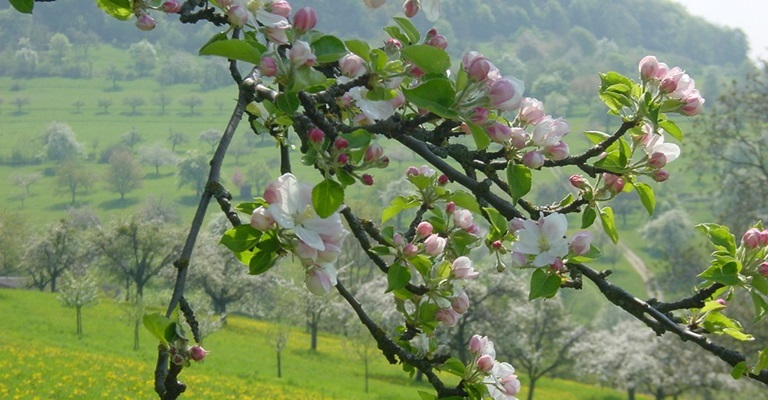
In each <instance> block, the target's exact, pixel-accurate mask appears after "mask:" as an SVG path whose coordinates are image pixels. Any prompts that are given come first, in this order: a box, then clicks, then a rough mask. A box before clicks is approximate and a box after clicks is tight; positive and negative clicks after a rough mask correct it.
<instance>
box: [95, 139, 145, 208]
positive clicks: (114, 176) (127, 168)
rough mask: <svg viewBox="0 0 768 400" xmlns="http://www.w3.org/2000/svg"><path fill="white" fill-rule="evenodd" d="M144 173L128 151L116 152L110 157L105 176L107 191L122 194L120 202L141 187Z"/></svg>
mask: <svg viewBox="0 0 768 400" xmlns="http://www.w3.org/2000/svg"><path fill="white" fill-rule="evenodd" d="M143 177H144V171H143V170H142V168H141V165H140V164H139V162H138V161H136V159H134V158H133V155H132V154H131V153H130V152H127V151H116V152H114V153H113V154H112V156H111V157H109V169H107V174H106V175H105V176H104V182H105V183H106V184H107V189H109V190H110V191H112V192H115V193H119V194H120V200H125V195H126V194H127V193H128V192H131V191H133V190H135V189H138V188H140V187H141V183H142V182H141V181H142V178H143Z"/></svg>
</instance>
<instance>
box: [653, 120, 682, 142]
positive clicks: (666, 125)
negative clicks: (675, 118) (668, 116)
mask: <svg viewBox="0 0 768 400" xmlns="http://www.w3.org/2000/svg"><path fill="white" fill-rule="evenodd" d="M659 127H660V128H661V129H664V130H665V131H667V133H669V134H670V135H671V136H672V137H673V138H675V139H677V140H678V141H679V142H682V141H683V131H682V130H681V129H680V127H679V126H677V124H676V123H674V122H672V121H670V120H666V121H661V122H659Z"/></svg>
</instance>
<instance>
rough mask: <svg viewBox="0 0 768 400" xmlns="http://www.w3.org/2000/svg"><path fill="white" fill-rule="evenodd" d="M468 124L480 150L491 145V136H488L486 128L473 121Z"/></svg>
mask: <svg viewBox="0 0 768 400" xmlns="http://www.w3.org/2000/svg"><path fill="white" fill-rule="evenodd" d="M467 126H469V131H470V132H471V133H472V139H474V141H475V146H476V147H477V149H478V150H484V149H486V148H488V146H490V145H491V138H490V137H488V133H487V132H486V131H485V129H483V128H482V127H480V126H479V125H475V124H473V123H471V122H467Z"/></svg>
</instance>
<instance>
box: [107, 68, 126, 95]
mask: <svg viewBox="0 0 768 400" xmlns="http://www.w3.org/2000/svg"><path fill="white" fill-rule="evenodd" d="M106 75H107V79H109V80H111V81H112V88H111V89H112V91H118V90H120V86H118V85H117V81H119V80H122V79H124V78H125V73H124V72H123V70H121V69H120V68H118V67H117V66H115V65H114V64H110V66H109V67H108V68H107V70H106Z"/></svg>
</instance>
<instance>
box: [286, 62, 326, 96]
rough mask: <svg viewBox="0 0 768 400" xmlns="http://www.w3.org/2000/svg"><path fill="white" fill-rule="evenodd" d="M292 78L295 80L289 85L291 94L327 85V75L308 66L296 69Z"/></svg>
mask: <svg viewBox="0 0 768 400" xmlns="http://www.w3.org/2000/svg"><path fill="white" fill-rule="evenodd" d="M292 77H293V80H292V81H291V84H290V85H288V91H289V92H300V91H302V90H306V89H308V88H311V87H313V86H323V85H325V83H326V79H325V75H323V73H322V72H320V71H318V70H316V69H314V68H312V67H310V66H308V65H302V66H300V67H298V68H294V70H293V75H292Z"/></svg>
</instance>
